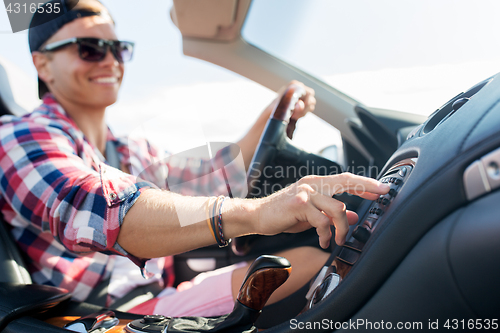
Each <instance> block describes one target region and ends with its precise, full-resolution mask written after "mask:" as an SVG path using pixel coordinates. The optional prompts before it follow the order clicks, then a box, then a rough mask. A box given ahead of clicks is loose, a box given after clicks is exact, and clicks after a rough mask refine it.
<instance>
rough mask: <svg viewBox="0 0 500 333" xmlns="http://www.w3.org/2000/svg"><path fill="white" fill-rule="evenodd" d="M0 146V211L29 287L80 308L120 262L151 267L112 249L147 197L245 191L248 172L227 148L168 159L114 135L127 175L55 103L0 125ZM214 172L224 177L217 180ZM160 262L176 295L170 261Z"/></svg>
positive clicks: (138, 142)
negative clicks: (50, 291)
mask: <svg viewBox="0 0 500 333" xmlns="http://www.w3.org/2000/svg"><path fill="white" fill-rule="evenodd" d="M0 140H1V144H0V209H1V212H2V214H3V216H4V219H5V220H6V221H7V222H8V223H9V224H10V225H11V227H12V229H11V230H12V234H13V236H14V238H15V240H16V241H17V244H18V245H19V247H20V248H21V250H22V251H24V253H25V254H26V257H27V258H28V266H29V270H30V273H31V276H32V279H33V281H34V282H35V283H38V284H46V285H51V286H57V287H62V288H65V289H67V290H69V291H70V292H71V293H72V294H73V298H74V299H76V300H80V301H83V300H85V299H86V298H87V297H88V295H89V294H90V292H91V291H92V289H93V287H95V286H96V285H97V284H98V283H99V282H100V281H102V280H103V279H105V278H107V277H109V276H110V272H111V270H112V268H113V263H114V255H122V256H127V257H128V258H130V259H131V260H132V261H133V262H135V263H136V264H137V265H138V266H140V267H144V264H145V262H146V260H147V259H144V258H136V257H134V256H132V255H130V254H128V253H127V252H126V251H125V250H124V249H123V248H121V247H120V245H119V244H118V243H117V242H116V240H117V237H118V233H119V231H120V226H121V224H122V222H123V219H124V217H125V215H126V214H127V211H128V210H129V209H130V207H132V205H133V204H134V203H135V201H136V200H137V199H138V197H139V196H140V194H141V192H142V191H143V190H144V189H148V188H154V187H159V188H164V189H169V188H170V189H171V190H173V188H175V191H176V192H180V193H182V194H186V195H195V194H196V195H219V194H224V195H227V194H228V189H229V185H227V184H228V179H232V180H231V184H236V183H238V184H239V185H242V184H243V183H244V182H243V181H244V177H243V178H242V169H241V168H239V167H238V165H235V163H232V164H231V163H230V162H231V160H232V159H233V158H232V156H231V152H230V150H231V149H230V148H225V149H222V150H220V151H219V152H218V153H217V155H216V156H215V158H214V159H212V160H209V159H206V160H202V159H192V158H191V159H188V158H181V157H176V156H168V155H162V153H160V151H158V150H157V149H155V148H154V147H153V146H152V145H151V144H149V143H148V142H147V141H146V140H135V139H130V138H129V139H127V138H125V139H118V138H115V137H114V136H113V135H112V134H111V132H110V131H109V130H108V137H107V140H108V141H112V143H113V144H114V145H115V147H116V150H117V152H118V155H119V158H120V163H121V164H122V165H124V166H127V167H128V169H129V170H130V172H131V174H127V173H124V172H122V171H120V170H118V169H115V168H113V167H111V166H109V165H107V164H106V162H105V159H104V157H103V156H102V155H101V153H100V152H99V150H98V149H96V148H95V147H94V146H92V144H91V143H89V142H88V141H87V140H86V138H85V137H84V135H83V133H82V132H81V131H80V130H79V129H78V127H77V126H76V123H75V122H74V121H73V120H72V119H71V118H70V117H69V116H68V115H67V114H66V112H65V111H64V110H63V109H62V107H61V106H60V105H59V104H58V103H57V102H56V101H55V100H54V98H53V96H51V95H50V94H47V95H46V96H45V98H44V99H43V104H42V105H41V106H40V107H38V108H37V109H36V110H35V111H33V112H32V113H31V114H28V115H25V116H23V117H15V116H4V117H2V118H0ZM214 165H216V169H217V168H220V167H221V166H225V167H224V168H220V170H218V171H219V172H213V166H214ZM216 171H217V170H216ZM220 171H222V173H221V172H220ZM243 175H244V173H243ZM138 176H140V178H139V177H138ZM224 178H225V179H224ZM165 180H166V181H165ZM168 185H170V186H168ZM236 187H237V186H233V188H234V189H236ZM233 188H232V189H233ZM234 189H233V192H234ZM157 262H159V263H163V265H164V266H163V267H162V269H163V271H164V278H165V281H166V284H167V285H171V284H172V283H173V280H174V275H173V266H172V258H166V260H158V261H157ZM148 266H149V265H148Z"/></svg>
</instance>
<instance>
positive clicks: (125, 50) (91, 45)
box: [40, 37, 134, 63]
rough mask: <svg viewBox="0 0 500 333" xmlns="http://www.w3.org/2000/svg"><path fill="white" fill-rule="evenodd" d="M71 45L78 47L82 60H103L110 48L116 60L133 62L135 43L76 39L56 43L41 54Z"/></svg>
mask: <svg viewBox="0 0 500 333" xmlns="http://www.w3.org/2000/svg"><path fill="white" fill-rule="evenodd" d="M71 44H77V45H78V54H79V55H80V58H81V59H82V60H85V61H91V62H97V61H101V60H103V59H104V58H105V57H106V54H107V53H108V46H109V48H110V49H111V53H113V56H114V57H115V59H116V60H117V61H118V62H120V63H123V62H125V61H129V60H131V59H132V54H133V52H134V43H132V42H125V41H119V40H106V39H100V38H87V37H85V38H76V37H75V38H69V39H65V40H61V41H59V42H54V43H51V44H49V45H47V46H45V47H44V48H42V49H40V52H51V51H57V50H59V49H61V48H63V47H66V46H68V45H71Z"/></svg>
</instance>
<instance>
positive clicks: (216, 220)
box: [212, 195, 229, 247]
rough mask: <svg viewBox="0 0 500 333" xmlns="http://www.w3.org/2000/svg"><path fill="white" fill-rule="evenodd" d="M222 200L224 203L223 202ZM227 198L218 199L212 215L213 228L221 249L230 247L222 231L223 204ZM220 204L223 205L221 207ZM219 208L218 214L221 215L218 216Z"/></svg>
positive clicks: (220, 197)
mask: <svg viewBox="0 0 500 333" xmlns="http://www.w3.org/2000/svg"><path fill="white" fill-rule="evenodd" d="M221 199H222V201H221ZM225 199H226V198H225V197H224V196H222V195H221V196H219V197H218V198H217V200H216V201H215V203H214V207H213V215H212V226H213V228H214V230H215V237H216V241H217V244H218V245H219V247H225V246H228V245H229V241H226V240H225V239H224V233H223V231H222V203H223V202H224V200H225ZM219 202H220V203H221V204H220V205H219ZM217 208H218V212H219V214H217V213H216V212H217Z"/></svg>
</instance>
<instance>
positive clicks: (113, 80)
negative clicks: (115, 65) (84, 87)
mask: <svg viewBox="0 0 500 333" xmlns="http://www.w3.org/2000/svg"><path fill="white" fill-rule="evenodd" d="M90 81H92V82H96V83H104V84H112V83H118V78H117V77H114V76H106V77H98V78H93V79H90Z"/></svg>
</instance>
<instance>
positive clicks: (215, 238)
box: [206, 197, 218, 243]
mask: <svg viewBox="0 0 500 333" xmlns="http://www.w3.org/2000/svg"><path fill="white" fill-rule="evenodd" d="M211 200H212V198H211V197H210V198H208V200H207V209H206V213H207V214H206V215H207V224H208V228H209V229H210V233H211V234H212V236H213V237H214V240H215V242H216V243H218V242H217V237H215V229H214V228H213V227H212V223H211V222H210V220H211V219H210V201H211Z"/></svg>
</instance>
